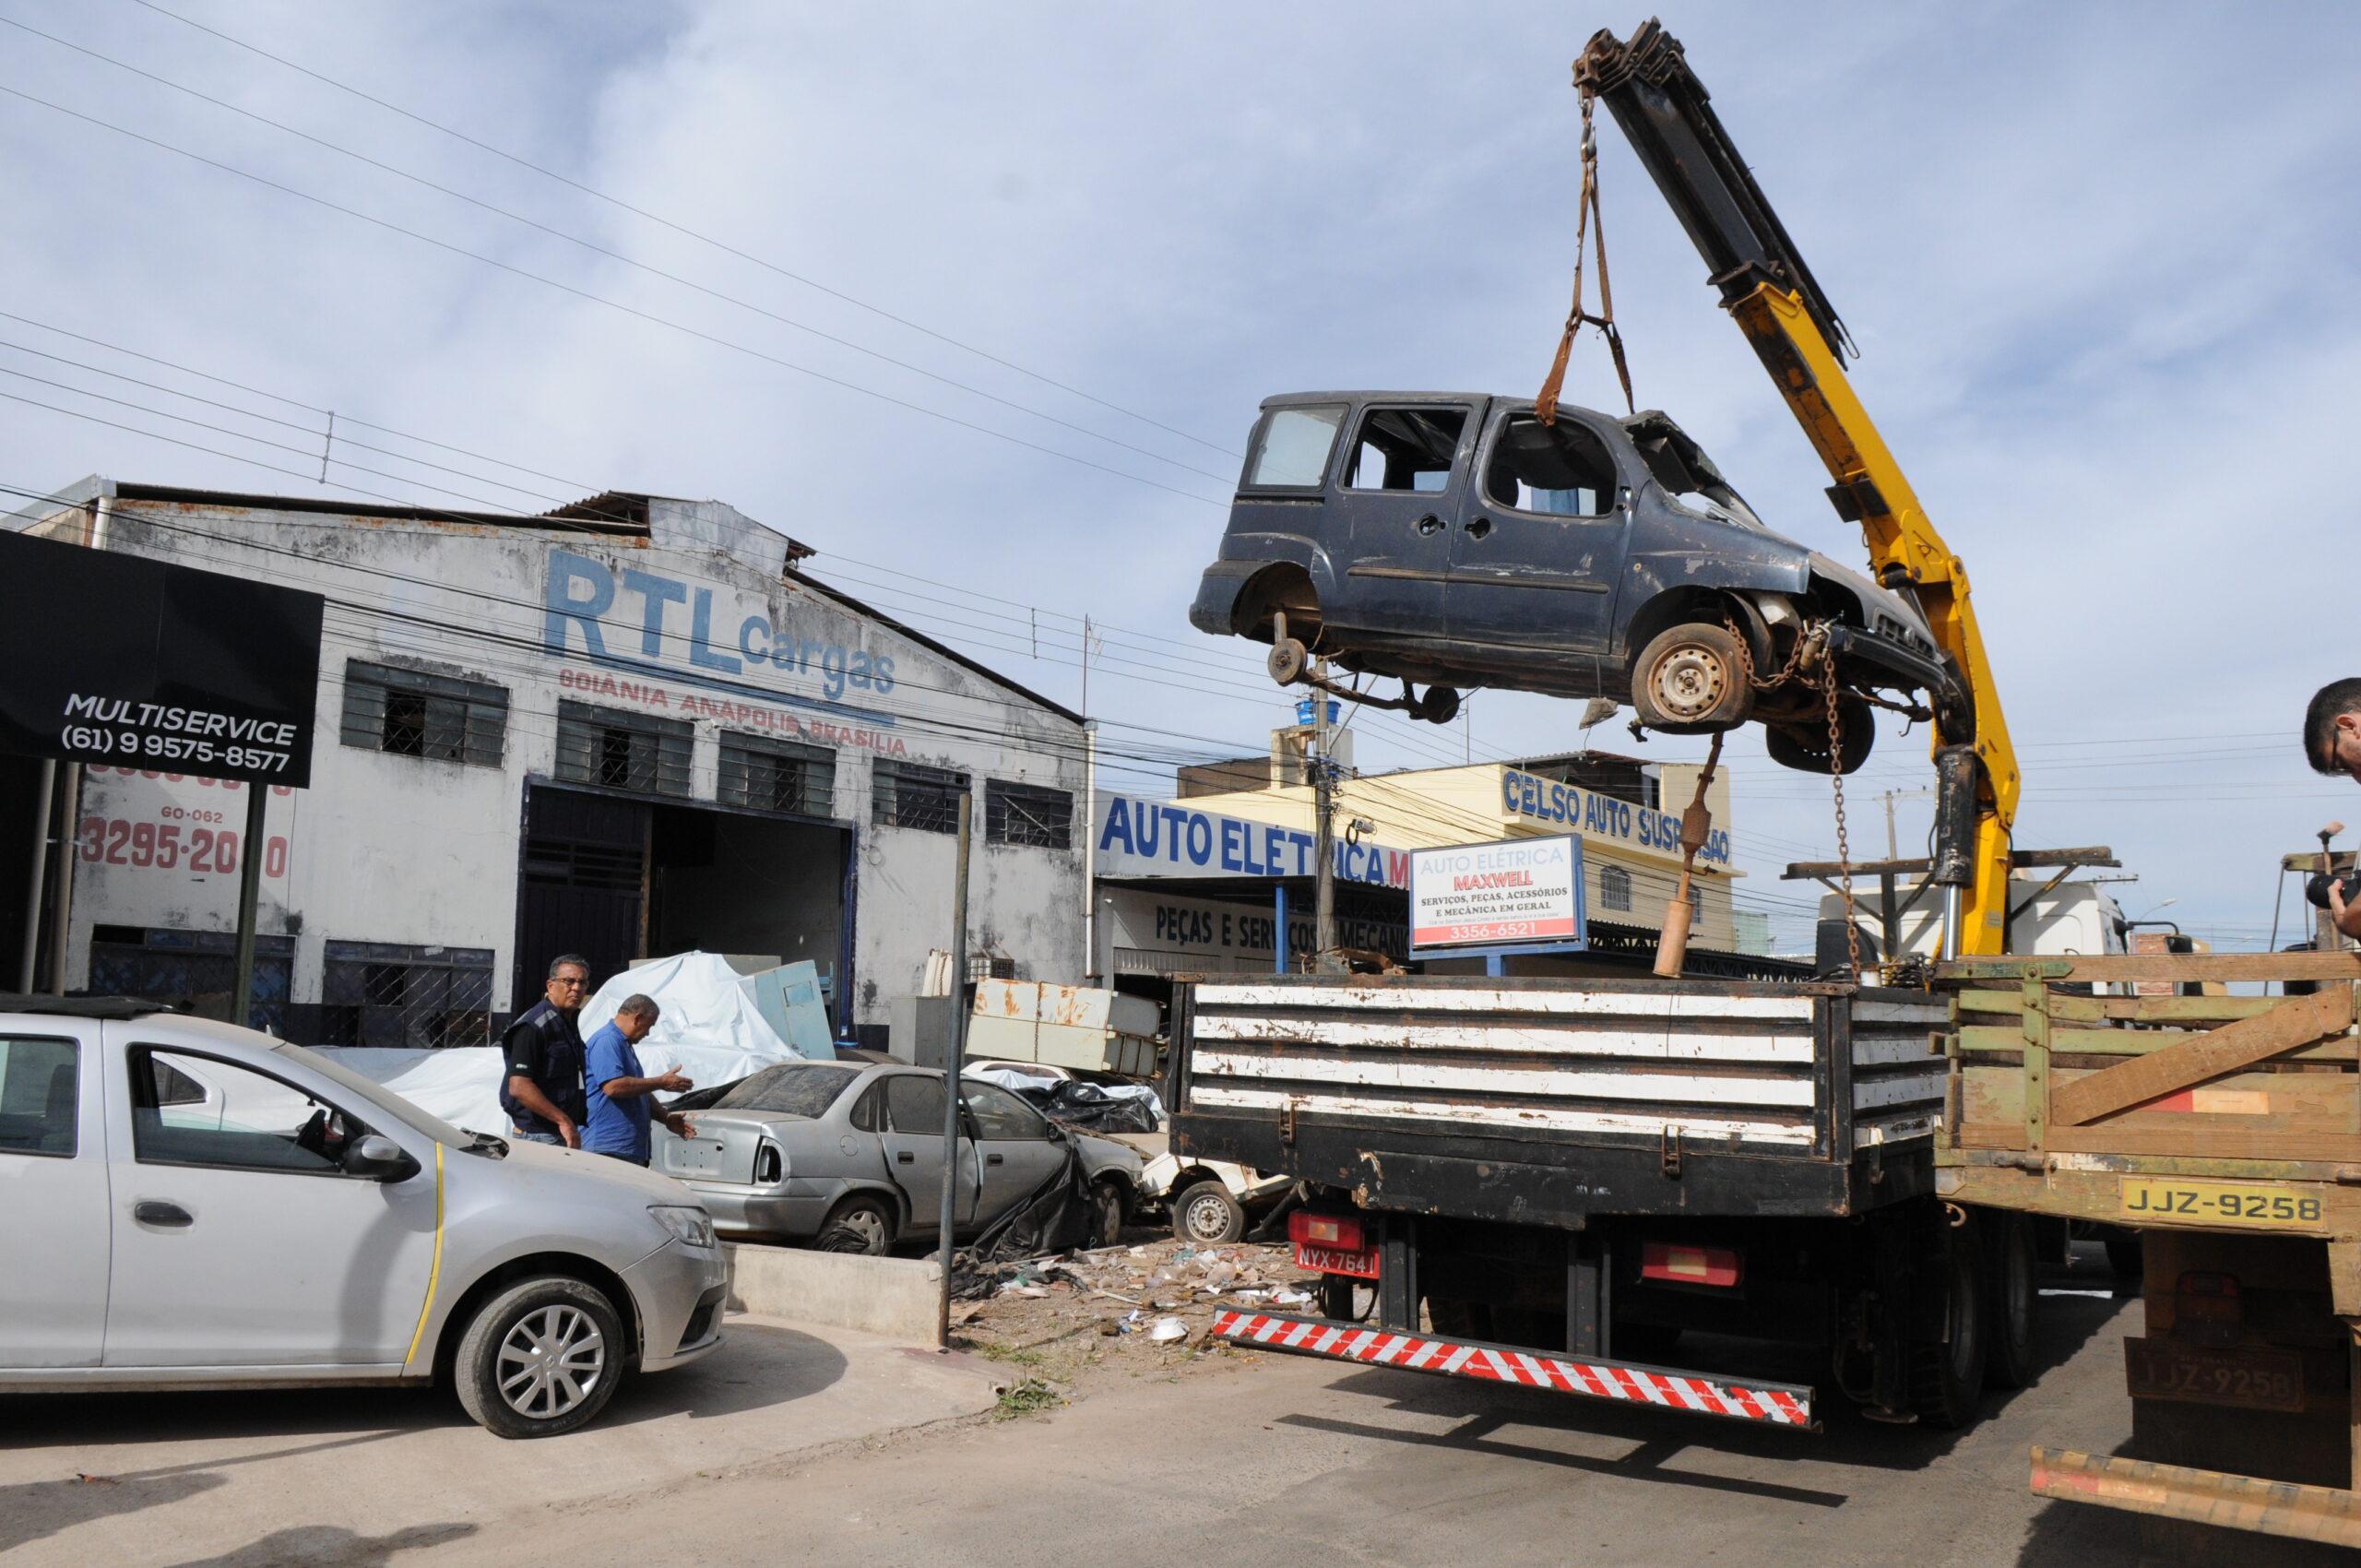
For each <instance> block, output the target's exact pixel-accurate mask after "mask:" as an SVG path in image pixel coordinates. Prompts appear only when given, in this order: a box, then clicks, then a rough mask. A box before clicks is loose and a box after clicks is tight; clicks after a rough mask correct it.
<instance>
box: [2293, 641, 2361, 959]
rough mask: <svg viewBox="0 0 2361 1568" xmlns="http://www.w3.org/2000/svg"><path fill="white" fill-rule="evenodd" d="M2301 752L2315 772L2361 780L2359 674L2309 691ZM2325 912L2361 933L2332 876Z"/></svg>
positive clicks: (2357, 911) (2347, 930)
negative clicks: (2339, 774) (2314, 690)
mask: <svg viewBox="0 0 2361 1568" xmlns="http://www.w3.org/2000/svg"><path fill="white" fill-rule="evenodd" d="M2304 756H2305V759H2306V760H2307V761H2308V762H2309V763H2310V764H2311V765H2312V771H2313V772H2315V773H2342V774H2343V775H2344V776H2345V777H2346V778H2350V779H2352V780H2353V781H2354V782H2355V783H2356V784H2361V676H2347V677H2346V678H2345V679H2343V680H2342V681H2331V682H2330V683H2328V684H2327V685H2325V686H2322V687H2321V688H2320V689H2319V691H2317V692H2314V693H2313V694H2312V702H2311V706H2310V707H2308V708H2306V709H2305V710H2304ZM2328 912H2329V914H2330V916H2331V918H2332V919H2333V920H2334V921H2336V929H2337V930H2339V931H2341V932H2343V933H2344V934H2345V935H2347V936H2355V937H2361V904H2354V905H2347V904H2346V903H2345V901H2344V890H2343V887H2342V886H2340V885H2338V883H2337V882H2336V881H2335V880H2331V882H2330V883H2329V885H2328Z"/></svg>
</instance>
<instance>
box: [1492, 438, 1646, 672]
mask: <svg viewBox="0 0 2361 1568" xmlns="http://www.w3.org/2000/svg"><path fill="white" fill-rule="evenodd" d="M1491 427H1492V428H1491V429H1490V431H1489V433H1488V438H1487V440H1486V442H1485V445H1484V451H1483V455H1482V470H1481V482H1480V483H1477V484H1472V485H1471V491H1472V493H1471V497H1470V500H1469V502H1468V505H1467V508H1466V513H1465V517H1464V519H1463V520H1462V522H1461V524H1460V527H1459V529H1458V531H1457V532H1456V534H1455V535H1454V536H1453V540H1452V550H1451V592H1450V607H1449V618H1450V623H1451V636H1452V637H1453V639H1454V640H1455V641H1461V642H1474V643H1486V644H1490V645H1492V646H1495V647H1533V648H1543V649H1564V650H1570V651H1577V652H1583V653H1601V652H1605V651H1607V643H1608V634H1609V633H1610V632H1611V631H1612V630H1613V627H1614V622H1615V590H1616V588H1617V586H1618V584H1619V582H1620V580H1621V577H1622V573H1623V561H1624V555H1625V552H1626V550H1627V548H1628V544H1629V538H1630V532H1631V494H1632V492H1633V488H1634V486H1633V481H1631V478H1630V477H1629V476H1627V475H1625V474H1624V473H1623V472H1622V471H1621V469H1620V468H1619V466H1618V462H1617V458H1616V451H1617V445H1616V444H1615V443H1613V442H1612V441H1611V440H1610V439H1609V438H1608V435H1607V434H1605V433H1604V432H1602V431H1601V430H1599V429H1597V428H1596V426H1594V425H1593V424H1592V423H1591V422H1588V421H1587V420H1586V419H1585V418H1584V416H1583V414H1582V413H1581V411H1580V410H1573V409H1563V408H1561V409H1560V410H1558V418H1557V422H1555V423H1554V424H1547V425H1545V424H1543V423H1542V422H1541V421H1540V420H1539V419H1538V418H1537V417H1536V416H1535V414H1534V413H1533V411H1532V410H1530V409H1529V408H1528V409H1518V408H1514V407H1510V408H1506V409H1501V410H1499V411H1497V412H1495V413H1494V415H1493V416H1492V419H1491Z"/></svg>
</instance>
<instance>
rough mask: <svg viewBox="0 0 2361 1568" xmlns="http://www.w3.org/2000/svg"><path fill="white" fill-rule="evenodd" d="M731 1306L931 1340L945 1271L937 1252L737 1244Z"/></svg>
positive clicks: (907, 1338)
mask: <svg viewBox="0 0 2361 1568" xmlns="http://www.w3.org/2000/svg"><path fill="white" fill-rule="evenodd" d="M723 1250H724V1251H726V1252H727V1253H729V1254H730V1310H731V1311H732V1312H741V1313H761V1314H762V1315H763V1316H765V1317H784V1318H795V1319H798V1320H800V1321H801V1322H804V1323H819V1324H830V1325H832V1326H834V1327H837V1328H858V1329H860V1330H862V1331H864V1332H866V1333H870V1334H882V1335H884V1336H886V1337H888V1338H892V1339H900V1340H903V1341H905V1342H906V1343H908V1344H912V1345H931V1344H933V1343H934V1332H935V1324H936V1318H937V1314H938V1313H940V1312H941V1310H942V1284H941V1281H942V1278H943V1273H942V1270H941V1269H940V1268H938V1267H937V1266H936V1260H935V1259H933V1258H872V1257H862V1256H860V1254H858V1253H815V1252H807V1251H805V1250H804V1249H802V1248H801V1247H760V1246H745V1245H742V1246H734V1247H727V1248H725V1249H723Z"/></svg>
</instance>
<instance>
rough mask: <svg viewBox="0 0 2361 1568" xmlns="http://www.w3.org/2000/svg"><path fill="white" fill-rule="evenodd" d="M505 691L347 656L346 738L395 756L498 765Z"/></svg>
mask: <svg viewBox="0 0 2361 1568" xmlns="http://www.w3.org/2000/svg"><path fill="white" fill-rule="evenodd" d="M507 727H508V693H507V690H506V689H505V688H504V687H500V686H489V685H485V684H484V683H481V682H480V681H459V680H454V679H453V678H451V677H450V676H447V675H429V674H426V673H424V672H423V671H417V670H397V669H395V668H393V667H392V666H391V665H386V664H364V663H362V661H361V660H360V659H348V660H346V661H345V666H344V743H345V744H346V745H348V746H361V747H364V748H366V749H367V750H370V751H374V752H391V753H392V754H394V755H396V756H422V757H429V758H432V759H433V760H434V761H436V762H465V763H472V764H474V765H475V766H479V767H498V766H500V742H501V735H502V732H503V731H505V730H506V729H507Z"/></svg>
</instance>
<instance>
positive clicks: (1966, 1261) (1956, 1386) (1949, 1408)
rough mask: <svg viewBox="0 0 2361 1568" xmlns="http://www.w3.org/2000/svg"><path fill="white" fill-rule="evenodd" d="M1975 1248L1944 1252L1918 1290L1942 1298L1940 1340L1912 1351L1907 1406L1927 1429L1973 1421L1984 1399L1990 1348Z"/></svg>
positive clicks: (1918, 1345)
mask: <svg viewBox="0 0 2361 1568" xmlns="http://www.w3.org/2000/svg"><path fill="white" fill-rule="evenodd" d="M1979 1250H1980V1249H1979V1248H1977V1247H1976V1246H1975V1244H1974V1243H1973V1241H1972V1240H1971V1241H1969V1242H1968V1244H1966V1245H1956V1244H1955V1245H1951V1246H1947V1247H1945V1248H1944V1256H1943V1258H1942V1261H1941V1262H1940V1264H1938V1265H1934V1266H1932V1267H1929V1268H1928V1270H1927V1272H1926V1274H1925V1275H1924V1276H1923V1277H1922V1278H1921V1283H1922V1285H1934V1286H1938V1287H1940V1289H1941V1290H1942V1293H1943V1324H1944V1330H1945V1333H1944V1336H1943V1337H1942V1338H1940V1339H1928V1340H1918V1341H1915V1342H1913V1343H1912V1345H1911V1347H1910V1403H1911V1407H1912V1408H1914V1409H1916V1411H1917V1412H1918V1419H1919V1420H1922V1421H1924V1422H1926V1423H1927V1424H1928V1426H1930V1427H1939V1428H1942V1429H1944V1430H1951V1429H1953V1428H1957V1427H1964V1426H1966V1425H1968V1424H1969V1423H1970V1422H1972V1421H1974V1420H1975V1408H1976V1404H1977V1401H1978V1400H1979V1399H1980V1398H1981V1397H1982V1396H1983V1393H1984V1367H1985V1361H1986V1360H1987V1355H1988V1351H1989V1346H1988V1343H1987V1337H1986V1328H1987V1324H1986V1321H1985V1315H1984V1304H1985V1300H1986V1297H1985V1290H1984V1271H1983V1269H1982V1268H1980V1267H1979V1266H1977V1264H1978V1260H1977V1256H1976V1254H1977V1253H1978V1251H1979Z"/></svg>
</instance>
